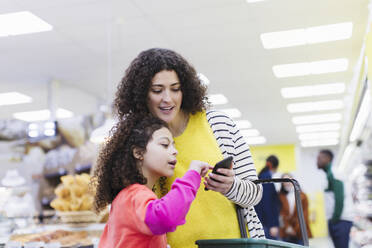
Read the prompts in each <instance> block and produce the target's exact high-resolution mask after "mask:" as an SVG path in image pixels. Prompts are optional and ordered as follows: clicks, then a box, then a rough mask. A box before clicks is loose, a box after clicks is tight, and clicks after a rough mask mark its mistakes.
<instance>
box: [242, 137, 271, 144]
mask: <svg viewBox="0 0 372 248" xmlns="http://www.w3.org/2000/svg"><path fill="white" fill-rule="evenodd" d="M245 140H246V142H247V143H248V144H249V145H259V144H264V143H266V138H265V137H263V136H258V137H245Z"/></svg>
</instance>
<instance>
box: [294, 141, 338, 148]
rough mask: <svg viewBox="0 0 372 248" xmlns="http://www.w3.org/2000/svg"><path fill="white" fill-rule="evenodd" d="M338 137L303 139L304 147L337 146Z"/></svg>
mask: <svg viewBox="0 0 372 248" xmlns="http://www.w3.org/2000/svg"><path fill="white" fill-rule="evenodd" d="M338 142H339V141H338V139H325V140H308V141H302V142H301V146H303V147H316V146H335V145H337V144H338Z"/></svg>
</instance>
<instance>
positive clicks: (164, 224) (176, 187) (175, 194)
mask: <svg viewBox="0 0 372 248" xmlns="http://www.w3.org/2000/svg"><path fill="white" fill-rule="evenodd" d="M200 181H201V178H200V175H199V173H198V172H197V171H195V170H189V171H187V172H186V173H185V175H184V176H183V177H182V178H178V179H176V180H175V181H174V182H173V184H172V187H171V190H170V191H169V192H168V194H166V195H165V196H163V197H162V198H160V199H157V200H154V201H151V202H150V203H149V204H148V207H147V211H146V217H145V223H146V224H147V226H148V227H149V228H150V230H151V232H152V233H153V234H155V235H159V234H164V233H167V232H173V231H174V230H176V227H177V226H179V225H183V224H185V222H186V221H185V217H186V214H187V212H188V211H189V208H190V205H191V203H192V201H193V200H194V199H195V196H196V192H197V191H198V189H199V187H200Z"/></svg>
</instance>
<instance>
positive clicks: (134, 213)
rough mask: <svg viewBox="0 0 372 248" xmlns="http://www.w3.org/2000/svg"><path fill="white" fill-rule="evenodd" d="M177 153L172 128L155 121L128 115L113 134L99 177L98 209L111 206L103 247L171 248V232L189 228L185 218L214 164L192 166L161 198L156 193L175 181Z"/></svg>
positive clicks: (102, 156)
mask: <svg viewBox="0 0 372 248" xmlns="http://www.w3.org/2000/svg"><path fill="white" fill-rule="evenodd" d="M176 155H177V150H176V148H175V147H174V142H173V137H172V134H171V133H170V131H169V129H168V128H167V124H166V123H164V122H163V121H161V120H159V119H158V118H155V117H150V116H148V117H145V118H134V117H132V116H128V117H127V118H126V120H123V121H121V122H119V123H118V124H117V125H116V127H115V128H114V129H113V131H112V135H111V138H110V139H109V140H108V142H107V143H106V145H105V146H104V148H103V149H102V151H101V153H100V156H99V158H98V164H97V166H98V167H97V169H96V170H95V174H94V180H95V181H94V183H95V186H96V194H95V204H94V207H95V210H96V211H97V212H99V211H100V210H102V209H103V208H104V207H106V206H107V205H108V204H111V209H110V215H109V220H108V222H107V224H106V226H105V228H104V231H103V234H102V236H101V239H100V243H99V247H100V248H101V247H102V248H107V247H117V248H119V247H126V248H141V247H144V248H145V247H146V248H148V247H157V248H165V247H166V246H167V241H166V236H165V233H167V232H173V231H174V230H175V229H176V227H177V226H179V225H182V224H184V223H185V216H186V214H187V212H188V209H189V207H190V205H191V203H192V201H193V200H194V198H195V195H196V193H197V191H198V189H199V187H200V182H201V176H205V174H206V173H207V172H208V169H209V165H208V164H207V163H204V162H201V161H192V162H191V163H190V166H189V168H188V170H187V172H186V173H185V174H184V175H183V177H182V178H178V179H177V180H175V181H174V183H173V184H172V188H171V190H170V191H169V192H168V194H166V195H165V196H164V197H162V198H161V199H157V197H156V195H155V194H154V192H152V191H151V189H152V188H153V187H154V184H155V182H156V181H157V180H158V179H159V178H160V177H162V176H164V177H170V176H172V175H173V173H174V168H175V166H176V163H177V160H176Z"/></svg>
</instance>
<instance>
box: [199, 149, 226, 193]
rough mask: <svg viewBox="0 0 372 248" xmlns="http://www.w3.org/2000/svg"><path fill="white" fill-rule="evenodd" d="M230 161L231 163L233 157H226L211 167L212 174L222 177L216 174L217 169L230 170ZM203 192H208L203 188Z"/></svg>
mask: <svg viewBox="0 0 372 248" xmlns="http://www.w3.org/2000/svg"><path fill="white" fill-rule="evenodd" d="M232 161H233V157H232V156H230V157H227V158H225V159H223V160H221V161H220V162H218V163H217V164H216V165H215V166H214V167H213V170H212V173H213V174H217V175H223V174H221V173H219V172H217V169H219V168H225V169H231V166H232ZM211 179H212V178H211ZM212 180H214V179H212ZM214 181H217V180H214ZM217 182H218V181H217ZM204 190H208V189H207V188H204Z"/></svg>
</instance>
